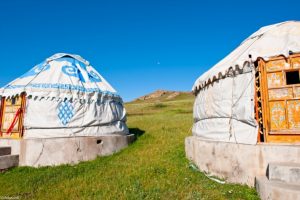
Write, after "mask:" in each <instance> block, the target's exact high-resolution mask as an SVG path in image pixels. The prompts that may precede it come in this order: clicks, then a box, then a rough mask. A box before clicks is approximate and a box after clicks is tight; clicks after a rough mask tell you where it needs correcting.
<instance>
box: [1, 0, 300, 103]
mask: <svg viewBox="0 0 300 200" xmlns="http://www.w3.org/2000/svg"><path fill="white" fill-rule="evenodd" d="M299 7H300V1H299V0H298V1H296V0H294V1H288V0H286V1H276V0H273V1H258V0H252V1H230V0H228V1H206V2H202V1H199V0H197V1H192V0H181V1H177V0H149V1H144V0H136V1H133V0H129V1H125V0H123V1H122V0H110V1H101V0H98V1H96V0H93V1H92V0H84V1H77V0H70V1H68V0H60V1H58V0H57V1H56V0H51V1H33V0H27V1H24V0H9V1H1V3H0V60H1V73H0V86H3V85H4V84H6V83H7V82H9V81H11V80H13V79H15V78H17V77H18V76H20V75H21V74H23V73H25V72H26V71H28V70H29V69H30V68H32V67H33V66H34V65H36V64H38V63H39V62H41V61H43V60H44V59H45V58H47V57H49V56H51V55H52V54H54V53H57V52H68V53H75V54H79V55H81V56H82V57H84V58H85V59H87V60H89V61H90V62H91V64H92V65H93V66H94V67H95V68H96V69H97V70H98V71H99V72H100V73H101V74H102V75H103V76H104V77H105V78H106V79H107V80H108V81H109V82H110V83H111V84H112V85H113V87H114V88H115V89H116V90H117V91H118V92H119V94H121V95H122V97H123V98H124V100H125V101H129V100H132V99H134V98H136V97H139V96H142V95H144V94H146V93H149V92H152V91H154V90H156V89H168V90H190V89H191V87H192V85H193V83H194V81H195V80H196V79H197V77H198V76H199V75H201V74H202V73H203V72H205V71H206V70H207V69H209V68H210V67H211V66H213V65H214V64H215V63H217V62H218V61H219V60H220V59H222V58H223V57H224V56H226V55H227V54H228V53H229V52H230V51H232V50H233V49H234V48H235V47H237V46H238V45H239V43H240V42H242V40H244V39H245V38H246V37H248V36H249V35H250V34H252V33H253V32H254V31H256V30H257V29H259V28H260V27H261V26H265V25H269V24H273V23H278V22H281V21H287V20H300V12H299Z"/></svg>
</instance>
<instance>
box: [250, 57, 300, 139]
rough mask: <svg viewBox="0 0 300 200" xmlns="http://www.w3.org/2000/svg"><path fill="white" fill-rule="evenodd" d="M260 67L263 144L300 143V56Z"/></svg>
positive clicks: (258, 86)
mask: <svg viewBox="0 0 300 200" xmlns="http://www.w3.org/2000/svg"><path fill="white" fill-rule="evenodd" d="M257 64H258V66H257V67H258V70H257V76H256V92H257V94H256V96H257V98H256V99H257V101H256V117H257V121H258V123H259V125H260V131H259V132H260V133H259V137H258V139H259V141H261V142H300V75H299V73H300V54H295V55H290V56H289V57H288V58H285V57H283V56H278V57H274V58H272V59H269V60H268V61H264V60H263V59H259V60H258V63H257Z"/></svg>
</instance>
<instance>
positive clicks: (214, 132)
mask: <svg viewBox="0 0 300 200" xmlns="http://www.w3.org/2000/svg"><path fill="white" fill-rule="evenodd" d="M299 72H300V22H299V21H287V22H283V23H278V24H274V25H269V26H265V27H262V28H261V29H259V30H258V31H257V32H255V33H253V34H252V35H251V36H250V37H248V38H247V39H246V40H244V41H243V42H242V43H241V44H240V45H239V46H238V47H237V48H236V49H235V50H233V51H232V52H231V53H230V54H229V55H228V56H226V57H225V58H224V59H223V60H221V61H220V62H219V63H217V64H216V65H215V66H213V67H212V68H211V69H209V70H208V71H207V72H205V73H204V74H202V75H201V76H200V77H199V78H198V79H197V80H196V82H195V83H194V86H193V89H192V90H193V92H194V94H195V96H196V99H195V103H194V109H193V117H194V124H193V129H192V133H193V136H190V137H188V138H186V153H187V156H188V157H189V158H190V159H191V160H193V161H194V162H195V163H196V164H197V165H198V167H199V168H200V169H201V170H203V171H207V172H210V173H212V174H214V175H216V176H220V177H223V178H225V179H228V180H229V181H230V182H238V183H243V184H248V185H251V186H253V185H254V180H255V177H256V176H257V175H262V174H264V173H265V171H266V168H267V166H268V164H269V163H270V162H293V163H300V158H299V153H298V152H300V145H299V144H300V76H299Z"/></svg>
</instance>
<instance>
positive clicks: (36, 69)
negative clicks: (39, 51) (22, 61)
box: [20, 62, 50, 78]
mask: <svg viewBox="0 0 300 200" xmlns="http://www.w3.org/2000/svg"><path fill="white" fill-rule="evenodd" d="M48 69H50V65H49V64H47V65H45V62H42V63H40V64H38V65H37V66H35V67H34V68H32V69H31V70H30V71H28V72H27V73H25V74H23V75H22V76H21V77H20V78H26V77H29V76H35V75H37V74H38V73H40V72H42V71H46V70H48Z"/></svg>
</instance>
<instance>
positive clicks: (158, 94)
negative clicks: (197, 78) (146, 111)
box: [132, 90, 194, 103]
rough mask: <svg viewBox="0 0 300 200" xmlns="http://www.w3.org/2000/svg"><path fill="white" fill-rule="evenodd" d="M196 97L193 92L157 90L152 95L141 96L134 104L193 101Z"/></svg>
mask: <svg viewBox="0 0 300 200" xmlns="http://www.w3.org/2000/svg"><path fill="white" fill-rule="evenodd" d="M193 98H194V95H193V94H192V92H182V91H169V90H156V91H154V92H152V93H150V94H147V95H144V96H141V97H139V98H137V99H135V100H133V101H132V102H136V103H138V102H164V101H175V100H185V99H193Z"/></svg>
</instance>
